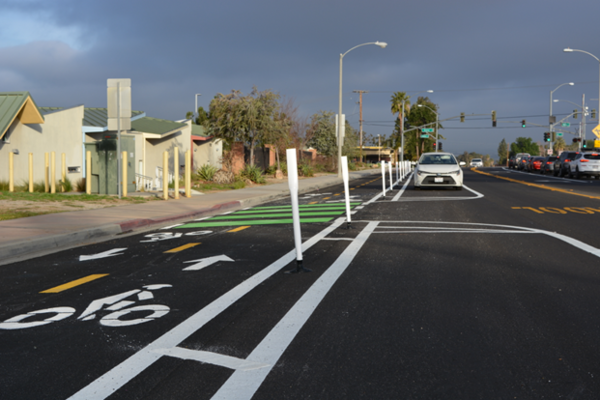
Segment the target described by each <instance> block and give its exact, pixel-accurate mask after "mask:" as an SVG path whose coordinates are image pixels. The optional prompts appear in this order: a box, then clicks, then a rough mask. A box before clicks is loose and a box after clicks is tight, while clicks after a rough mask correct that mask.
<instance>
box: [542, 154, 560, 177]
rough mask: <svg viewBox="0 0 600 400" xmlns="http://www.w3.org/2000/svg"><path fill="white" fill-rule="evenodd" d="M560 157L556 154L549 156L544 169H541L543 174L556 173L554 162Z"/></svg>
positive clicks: (545, 160)
mask: <svg viewBox="0 0 600 400" xmlns="http://www.w3.org/2000/svg"><path fill="white" fill-rule="evenodd" d="M557 159H558V157H556V156H548V157H546V158H545V159H544V164H543V166H542V170H541V171H540V172H541V173H542V174H546V173H554V162H555V161H556V160H557Z"/></svg>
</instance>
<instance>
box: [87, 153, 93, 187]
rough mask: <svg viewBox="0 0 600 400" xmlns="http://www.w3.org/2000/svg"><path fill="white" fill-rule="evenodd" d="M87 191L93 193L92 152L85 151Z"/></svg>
mask: <svg viewBox="0 0 600 400" xmlns="http://www.w3.org/2000/svg"><path fill="white" fill-rule="evenodd" d="M85 175H86V176H85V192H86V193H87V194H92V152H91V151H86V152H85Z"/></svg>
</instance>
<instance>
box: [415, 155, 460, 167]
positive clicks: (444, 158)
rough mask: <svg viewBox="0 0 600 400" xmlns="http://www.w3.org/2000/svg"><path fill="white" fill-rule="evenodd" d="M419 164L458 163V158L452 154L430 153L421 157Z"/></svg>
mask: <svg viewBox="0 0 600 400" xmlns="http://www.w3.org/2000/svg"><path fill="white" fill-rule="evenodd" d="M419 164H423V165H431V164H456V159H455V158H454V156H452V155H450V154H428V155H423V157H421V161H419Z"/></svg>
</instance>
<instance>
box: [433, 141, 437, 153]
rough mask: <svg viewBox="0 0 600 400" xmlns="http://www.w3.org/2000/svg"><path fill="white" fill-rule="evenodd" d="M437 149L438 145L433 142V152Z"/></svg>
mask: <svg viewBox="0 0 600 400" xmlns="http://www.w3.org/2000/svg"><path fill="white" fill-rule="evenodd" d="M436 148H437V143H436V142H433V150H434V151H435V149H436Z"/></svg>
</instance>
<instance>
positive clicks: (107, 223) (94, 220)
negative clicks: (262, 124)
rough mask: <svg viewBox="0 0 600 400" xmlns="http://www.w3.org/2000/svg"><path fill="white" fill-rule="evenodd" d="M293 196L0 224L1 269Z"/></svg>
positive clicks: (268, 190)
mask: <svg viewBox="0 0 600 400" xmlns="http://www.w3.org/2000/svg"><path fill="white" fill-rule="evenodd" d="M377 173H381V172H380V171H379V170H378V169H373V170H366V171H357V172H351V173H350V175H349V176H350V180H353V179H358V178H362V177H365V176H368V175H373V174H377ZM341 183H342V180H341V178H338V177H337V176H334V175H327V176H320V177H316V178H308V179H301V180H300V181H299V192H300V193H307V192H311V191H314V190H317V189H321V188H326V187H329V186H333V185H338V184H341ZM286 196H289V187H288V183H287V181H286V182H284V183H278V184H273V185H266V186H257V187H252V188H246V189H239V190H229V191H225V192H219V193H210V194H205V195H200V196H192V197H191V198H186V197H181V199H180V200H173V199H170V200H168V201H166V202H165V201H153V202H149V203H143V204H135V205H128V206H121V207H109V208H101V209H95V210H86V211H72V212H63V213H57V214H46V215H39V216H35V217H28V218H19V219H13V220H8V221H1V222H0V265H2V264H7V263H9V262H14V261H19V260H24V259H27V258H33V257H36V256H40V255H43V254H48V253H52V252H55V251H59V250H62V249H65V248H69V247H73V246H78V245H84V244H89V243H94V242H99V241H103V240H107V239H110V238H112V237H113V236H114V235H117V234H120V233H125V232H130V231H134V230H136V229H137V230H141V229H143V228H152V227H159V226H161V225H165V224H169V223H175V221H178V220H185V219H192V218H200V217H205V216H210V215H214V214H219V213H222V212H225V211H233V210H238V209H241V208H246V207H252V206H256V205H259V204H262V203H265V202H268V201H272V200H275V199H280V198H283V197H286Z"/></svg>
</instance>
